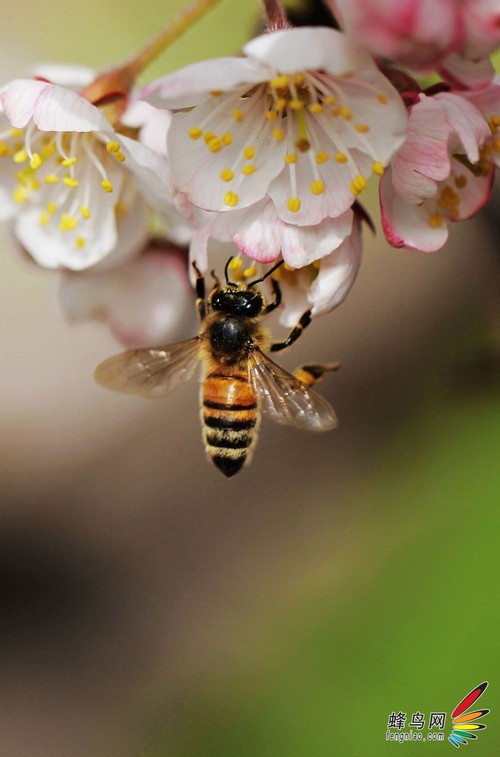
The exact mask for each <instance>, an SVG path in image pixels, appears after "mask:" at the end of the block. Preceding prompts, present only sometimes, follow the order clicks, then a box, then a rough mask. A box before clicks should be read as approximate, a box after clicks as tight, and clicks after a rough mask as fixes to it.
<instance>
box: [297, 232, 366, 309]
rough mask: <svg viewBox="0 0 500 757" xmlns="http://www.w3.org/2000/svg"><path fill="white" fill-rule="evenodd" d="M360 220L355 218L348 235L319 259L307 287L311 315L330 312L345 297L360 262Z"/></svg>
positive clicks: (356, 273)
mask: <svg viewBox="0 0 500 757" xmlns="http://www.w3.org/2000/svg"><path fill="white" fill-rule="evenodd" d="M361 252H362V245H361V221H359V220H356V221H355V222H354V223H353V225H352V231H351V233H350V234H349V236H348V237H346V239H345V240H344V241H343V242H342V244H341V245H340V246H339V247H337V249H336V250H334V251H333V252H332V253H331V254H330V255H327V256H326V257H325V258H323V259H322V261H321V266H320V269H319V273H318V276H317V278H316V279H315V280H314V282H313V283H312V285H311V289H310V291H309V302H310V304H311V305H312V306H313V307H312V316H313V318H317V317H318V316H320V315H324V314H325V313H329V312H330V311H331V310H333V309H334V308H336V307H338V306H339V305H340V304H341V303H342V302H343V301H344V300H345V298H346V297H347V295H348V293H349V291H350V289H351V287H352V285H353V284H354V281H355V279H356V276H357V275H358V271H359V267H360V265H361Z"/></svg>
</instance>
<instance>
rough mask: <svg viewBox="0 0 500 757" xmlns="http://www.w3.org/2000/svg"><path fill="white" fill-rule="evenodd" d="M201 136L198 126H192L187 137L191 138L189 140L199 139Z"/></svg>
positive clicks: (201, 131)
mask: <svg viewBox="0 0 500 757" xmlns="http://www.w3.org/2000/svg"><path fill="white" fill-rule="evenodd" d="M202 134H203V129H200V127H199V126H193V128H192V129H189V131H188V135H189V136H190V137H191V139H199V138H200V137H201V136H202Z"/></svg>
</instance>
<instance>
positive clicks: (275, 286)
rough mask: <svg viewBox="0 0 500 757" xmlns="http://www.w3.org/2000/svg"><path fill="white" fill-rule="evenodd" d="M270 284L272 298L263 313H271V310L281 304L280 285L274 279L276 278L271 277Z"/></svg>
mask: <svg viewBox="0 0 500 757" xmlns="http://www.w3.org/2000/svg"><path fill="white" fill-rule="evenodd" d="M271 286H272V288H273V293H274V300H273V301H272V302H270V303H269V305H267V306H266V308H265V309H264V313H263V315H267V314H268V313H272V312H273V310H276V308H278V307H279V306H280V305H281V287H280V285H279V282H278V281H276V279H271Z"/></svg>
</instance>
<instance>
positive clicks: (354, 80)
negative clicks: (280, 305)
mask: <svg viewBox="0 0 500 757" xmlns="http://www.w3.org/2000/svg"><path fill="white" fill-rule="evenodd" d="M244 53H245V55H246V57H245V58H221V59H215V60H211V61H206V62H203V63H195V64H193V65H190V66H188V67H187V68H184V69H182V70H180V71H177V72H176V73H174V74H172V75H171V76H167V77H166V78H164V79H161V80H159V81H157V82H155V83H153V84H151V85H149V86H148V87H146V88H145V90H144V91H143V93H142V96H143V97H144V98H145V99H147V101H148V102H150V103H152V104H153V105H155V106H158V107H160V106H163V107H168V108H173V109H180V108H182V109H185V108H190V110H189V111H188V112H185V111H184V112H176V113H174V115H173V117H172V125H171V127H170V129H169V132H168V140H167V145H168V154H169V160H170V165H171V170H172V177H173V181H174V184H175V185H176V188H177V191H178V193H179V195H181V196H183V197H184V198H185V200H187V202H188V203H191V204H192V205H194V206H195V207H197V208H201V209H203V210H208V211H216V212H218V213H226V214H231V213H235V212H239V211H240V210H241V209H245V208H248V209H249V208H252V207H253V208H254V209H255V217H256V214H257V205H258V204H259V203H263V204H262V205H259V208H265V210H264V212H265V213H268V214H269V216H271V215H273V214H274V216H275V218H277V219H278V222H279V223H280V224H288V226H289V227H290V229H289V230H291V227H295V229H296V228H297V227H313V226H316V225H318V224H321V223H322V222H324V221H325V219H335V218H338V217H339V216H342V214H344V213H345V212H346V211H347V210H348V209H349V208H350V207H351V205H352V204H353V202H354V200H355V199H356V197H357V196H358V195H359V194H360V192H361V191H362V190H363V189H364V188H365V187H366V185H367V180H368V178H369V177H370V175H371V174H372V173H375V174H377V175H381V174H382V173H383V170H384V166H385V165H386V164H387V163H388V161H389V160H390V158H391V156H392V155H393V154H394V152H395V151H396V149H397V148H398V147H399V146H400V145H401V144H402V142H403V139H404V131H405V127H406V113H405V109H404V107H403V105H402V102H401V99H400V97H399V95H398V94H397V92H396V91H395V89H394V88H393V87H392V85H391V84H390V83H389V82H388V81H387V79H386V78H385V77H384V76H382V74H380V73H379V71H378V70H377V68H376V66H375V65H374V63H373V61H372V59H371V58H370V57H369V56H368V55H367V54H366V53H365V52H363V51H362V50H361V49H360V48H358V47H356V46H355V45H354V44H353V43H351V42H350V41H349V40H348V39H347V38H346V37H345V35H343V34H341V33H340V32H337V31H335V30H333V29H327V28H312V27H310V28H299V29H291V30H285V31H276V32H271V33H269V34H266V35H264V36H261V37H258V38H257V39H254V40H252V41H251V42H249V43H248V44H247V45H246V46H245V48H244ZM253 220H254V219H250V221H249V219H248V217H246V218H245V223H247V222H249V223H253ZM273 222H274V221H273ZM254 228H255V224H254ZM296 246H297V245H296ZM245 249H246V250H247V252H251V251H250V250H248V249H247V245H246V244H245ZM330 249H331V248H330ZM278 252H279V248H277V249H276V250H275V251H274V253H273V254H274V255H276V254H278ZM262 255H267V256H268V257H267V259H271V257H270V253H269V252H267V251H266V252H265V253H262V252H261V251H259V250H257V251H256V252H255V254H252V257H258V256H260V257H261V259H263V258H262ZM297 264H298V263H297V262H295V265H297Z"/></svg>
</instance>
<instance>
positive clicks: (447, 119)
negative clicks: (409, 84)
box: [380, 92, 493, 252]
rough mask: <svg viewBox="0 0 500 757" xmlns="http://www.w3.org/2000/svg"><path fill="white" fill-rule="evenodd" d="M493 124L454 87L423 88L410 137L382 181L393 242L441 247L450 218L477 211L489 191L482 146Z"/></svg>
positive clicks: (428, 249) (387, 226)
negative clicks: (446, 89) (451, 89)
mask: <svg viewBox="0 0 500 757" xmlns="http://www.w3.org/2000/svg"><path fill="white" fill-rule="evenodd" d="M489 135H490V130H489V128H488V124H487V123H486V121H485V119H484V118H483V117H482V115H481V113H480V112H479V110H478V109H477V108H476V107H475V106H474V105H472V104H471V103H469V102H468V101H467V100H466V99H464V98H463V97H461V96H460V95H458V94H456V93H451V92H442V93H440V94H437V95H434V96H433V97H428V96H426V95H425V94H420V95H419V97H418V102H417V103H416V104H415V105H413V106H412V107H411V111H410V121H409V129H408V137H407V140H406V142H405V144H404V145H403V146H402V147H401V148H400V150H399V151H398V153H397V154H396V156H395V158H394V159H393V161H392V164H391V168H390V169H389V170H388V171H387V172H386V174H385V175H384V177H383V179H382V181H381V182H380V202H381V210H382V224H383V228H384V233H385V235H386V238H387V240H388V242H389V243H390V244H392V245H393V246H394V247H403V246H406V247H410V248H413V249H416V250H421V251H423V252H434V251H435V250H438V249H440V248H441V247H442V246H443V244H444V243H445V242H446V240H447V238H448V226H447V221H459V220H464V219H466V218H469V217H470V216H472V215H473V214H474V213H476V212H477V211H478V210H479V209H480V208H481V207H482V206H483V205H484V203H485V202H486V201H487V199H488V198H489V196H490V192H491V184H492V180H493V168H492V163H491V161H490V160H488V159H487V157H486V156H485V152H484V146H485V140H487V138H488V137H489Z"/></svg>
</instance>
